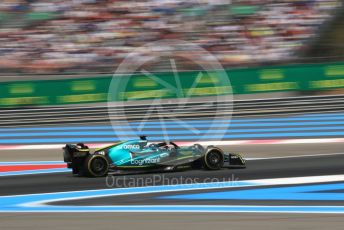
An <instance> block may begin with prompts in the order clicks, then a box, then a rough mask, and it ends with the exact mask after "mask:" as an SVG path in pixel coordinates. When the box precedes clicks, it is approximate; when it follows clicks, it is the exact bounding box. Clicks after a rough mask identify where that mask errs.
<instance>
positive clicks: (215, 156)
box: [204, 149, 224, 170]
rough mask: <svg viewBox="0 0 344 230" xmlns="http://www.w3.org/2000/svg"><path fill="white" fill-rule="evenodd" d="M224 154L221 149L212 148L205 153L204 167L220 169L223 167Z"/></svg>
mask: <svg viewBox="0 0 344 230" xmlns="http://www.w3.org/2000/svg"><path fill="white" fill-rule="evenodd" d="M223 160H224V157H223V154H222V152H221V151H220V150H217V149H211V150H209V151H208V152H206V154H205V155H204V168H206V169H209V170H218V169H221V168H222V167H223Z"/></svg>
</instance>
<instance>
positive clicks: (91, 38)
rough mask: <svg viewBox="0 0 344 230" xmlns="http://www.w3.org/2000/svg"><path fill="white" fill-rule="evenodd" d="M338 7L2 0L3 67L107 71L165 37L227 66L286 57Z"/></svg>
mask: <svg viewBox="0 0 344 230" xmlns="http://www.w3.org/2000/svg"><path fill="white" fill-rule="evenodd" d="M339 7H340V1H339V0H187V1H186V0H184V1H181V0H145V1H141V0H134V1H133V0H1V2H0V57H1V58H0V71H1V72H2V73H4V72H21V73H67V72H83V71H84V72H85V71H87V72H90V71H92V72H108V71H112V70H114V69H115V68H116V66H117V65H118V64H119V63H120V62H121V61H122V60H123V58H125V57H126V56H127V54H128V53H130V52H132V51H133V50H134V49H135V48H136V47H140V46H142V45H144V44H146V43H147V42H152V41H157V40H160V39H181V40H185V41H188V42H192V43H193V44H196V45H198V46H200V47H202V48H204V49H206V50H208V51H209V52H211V53H212V54H213V55H214V56H215V57H216V58H217V59H218V60H219V61H220V62H221V63H222V64H223V65H224V66H225V67H230V66H238V65H239V66H245V65H252V64H261V63H269V62H274V61H282V62H287V61H288V60H292V59H293V58H295V57H296V56H297V55H298V53H299V52H300V51H302V50H303V49H305V47H307V45H309V44H311V41H312V39H314V38H315V37H316V36H317V33H318V31H319V28H321V26H322V25H323V24H324V23H325V22H326V21H328V20H329V19H330V18H331V17H332V16H333V15H334V12H335V10H336V9H338V8H339ZM152 52H153V51H152ZM187 52H188V53H189V54H190V55H193V53H192V51H187ZM195 55H196V54H195ZM180 68H183V69H192V68H194V67H193V66H191V64H190V63H188V62H185V63H184V64H183V66H182V67H180Z"/></svg>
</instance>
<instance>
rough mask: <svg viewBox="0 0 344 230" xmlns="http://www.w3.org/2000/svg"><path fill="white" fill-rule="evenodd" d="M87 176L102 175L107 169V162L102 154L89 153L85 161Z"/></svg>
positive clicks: (105, 173)
mask: <svg viewBox="0 0 344 230" xmlns="http://www.w3.org/2000/svg"><path fill="white" fill-rule="evenodd" d="M85 169H86V174H87V176H91V177H102V176H105V175H107V173H108V171H109V162H108V160H107V159H106V157H105V156H103V155H93V156H92V155H91V156H89V157H87V159H86V161H85Z"/></svg>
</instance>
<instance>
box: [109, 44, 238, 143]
mask: <svg viewBox="0 0 344 230" xmlns="http://www.w3.org/2000/svg"><path fill="white" fill-rule="evenodd" d="M185 66H192V67H194V69H195V70H192V71H190V70H189V71H184V69H185ZM107 106H108V115H109V119H110V121H111V125H112V127H113V130H114V132H115V135H116V136H117V138H118V139H119V140H121V141H125V140H130V139H137V137H138V136H140V135H145V136H147V139H148V140H151V141H165V142H170V141H188V142H194V143H197V142H200V141H208V140H212V141H218V140H222V139H223V138H224V137H225V135H226V133H227V130H228V127H229V123H230V120H231V116H232V111H233V94H232V87H231V84H230V79H229V76H228V75H227V73H226V71H225V70H224V69H223V68H222V66H221V64H220V63H219V62H218V60H217V59H216V57H215V56H213V55H212V54H211V53H209V52H208V51H206V50H205V49H203V48H201V47H200V46H198V45H195V44H193V43H190V42H187V41H182V40H174V39H173V40H171V39H166V40H159V41H156V42H151V43H147V44H145V45H143V46H141V47H139V48H136V49H135V50H133V52H131V53H130V54H128V55H127V56H126V58H125V59H124V60H123V61H122V62H121V63H120V64H119V66H118V68H117V69H116V71H115V73H114V74H113V77H112V81H111V83H110V87H109V91H108V105H107Z"/></svg>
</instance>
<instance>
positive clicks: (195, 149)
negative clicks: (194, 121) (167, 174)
mask: <svg viewBox="0 0 344 230" xmlns="http://www.w3.org/2000/svg"><path fill="white" fill-rule="evenodd" d="M63 150H64V152H63V156H64V161H65V162H66V163H67V167H68V168H72V169H73V174H77V175H79V176H89V177H101V176H105V175H107V174H108V173H109V172H114V173H121V172H124V171H125V172H128V171H129V170H130V171H131V172H150V171H174V170H184V169H190V168H203V169H208V170H218V169H221V168H245V160H244V159H243V158H242V157H241V156H240V155H239V154H234V153H225V152H224V151H223V150H221V149H220V148H218V147H215V146H208V147H203V146H202V145H199V144H194V145H191V146H186V147H184V146H178V145H177V144H175V143H173V142H169V143H166V142H161V143H149V142H148V141H147V139H146V137H145V136H141V137H140V139H139V140H131V141H125V142H118V143H114V144H112V145H110V146H107V147H105V148H101V149H97V150H95V151H94V152H91V151H90V149H89V148H88V147H87V146H86V145H84V144H83V143H79V144H75V145H74V144H67V145H66V146H65V147H64V148H63Z"/></svg>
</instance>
